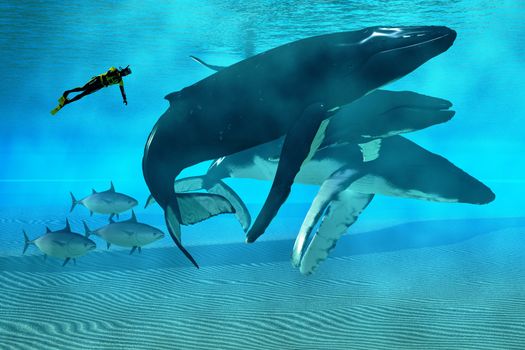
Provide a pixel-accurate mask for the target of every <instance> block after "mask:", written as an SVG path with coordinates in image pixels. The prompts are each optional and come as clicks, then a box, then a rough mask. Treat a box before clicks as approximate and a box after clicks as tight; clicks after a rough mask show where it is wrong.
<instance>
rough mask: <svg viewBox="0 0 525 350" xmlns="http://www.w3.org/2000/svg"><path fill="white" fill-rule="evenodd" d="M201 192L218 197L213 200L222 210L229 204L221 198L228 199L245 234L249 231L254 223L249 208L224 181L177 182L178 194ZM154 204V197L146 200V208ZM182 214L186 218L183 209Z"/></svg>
mask: <svg viewBox="0 0 525 350" xmlns="http://www.w3.org/2000/svg"><path fill="white" fill-rule="evenodd" d="M200 190H206V191H208V192H209V193H210V194H213V195H217V196H218V197H212V198H216V199H218V200H219V203H220V204H221V205H220V206H219V208H222V207H224V208H227V204H225V203H224V202H222V201H221V199H220V198H219V197H223V199H226V201H227V202H228V203H229V205H231V207H233V213H235V216H236V217H237V220H238V221H239V223H240V224H241V226H242V228H243V230H244V232H247V231H248V228H249V227H250V225H251V221H252V218H251V215H250V212H249V211H248V208H247V207H246V205H245V204H244V202H243V200H242V199H241V198H240V197H239V195H238V194H237V193H236V192H235V191H234V190H233V189H232V188H231V187H230V186H228V185H227V184H226V183H224V182H223V181H222V180H213V181H211V180H209V179H208V178H207V177H206V176H191V177H187V178H184V179H180V180H177V181H175V192H176V193H179V194H184V193H186V192H191V191H200ZM181 198H182V197H181ZM204 198H206V197H204ZM202 200H203V199H201V201H202ZM154 202H155V198H153V196H152V195H150V196H149V197H148V199H147V200H146V205H145V207H148V206H149V205H151V204H153V203H154ZM225 205H226V207H225ZM212 209H213V208H210V210H212ZM215 210H218V208H217V207H215ZM181 212H182V213H183V215H182V216H183V217H184V216H185V215H184V211H183V210H182V209H181ZM224 212H227V213H231V212H232V211H229V209H227V210H226V211H224ZM221 213H223V212H220V213H219V212H217V213H216V214H213V215H209V216H207V217H210V216H214V215H218V214H221ZM207 217H206V218H207ZM202 220H204V219H202ZM202 220H199V221H202ZM183 221H184V220H183ZM197 222H198V221H197Z"/></svg>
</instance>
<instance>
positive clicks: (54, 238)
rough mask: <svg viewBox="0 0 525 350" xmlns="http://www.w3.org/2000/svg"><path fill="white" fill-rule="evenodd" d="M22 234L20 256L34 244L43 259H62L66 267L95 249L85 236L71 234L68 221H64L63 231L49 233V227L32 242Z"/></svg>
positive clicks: (93, 243) (94, 245)
mask: <svg viewBox="0 0 525 350" xmlns="http://www.w3.org/2000/svg"><path fill="white" fill-rule="evenodd" d="M23 233H24V239H25V244H24V250H23V252H22V254H24V253H25V252H26V250H27V247H29V245H31V244H34V245H35V246H36V247H37V248H38V249H40V251H41V252H42V253H44V258H46V257H47V256H48V255H49V256H52V257H54V258H59V259H64V263H63V264H62V266H66V264H67V263H68V262H69V261H70V260H71V259H73V262H75V263H76V258H78V257H80V256H83V255H85V254H87V253H88V252H89V251H91V250H93V249H95V248H96V247H97V245H96V244H95V242H93V241H92V240H90V239H89V238H87V235H86V236H83V235H81V234H78V233H75V232H72V231H71V226H70V225H69V221H68V220H66V227H64V228H63V229H61V230H58V231H51V230H50V229H49V227H46V233H45V234H44V235H43V236H41V237H38V238H37V239H34V240H30V239H29V237H28V236H27V233H26V232H25V231H23Z"/></svg>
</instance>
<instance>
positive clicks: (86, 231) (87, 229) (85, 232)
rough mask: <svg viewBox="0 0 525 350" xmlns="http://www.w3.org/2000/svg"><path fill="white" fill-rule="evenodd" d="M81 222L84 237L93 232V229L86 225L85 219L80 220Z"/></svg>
mask: <svg viewBox="0 0 525 350" xmlns="http://www.w3.org/2000/svg"><path fill="white" fill-rule="evenodd" d="M82 223H83V224H84V235H85V236H86V237H89V236H91V235H92V234H93V231H92V230H90V229H89V227H88V225H87V224H86V221H84V220H82Z"/></svg>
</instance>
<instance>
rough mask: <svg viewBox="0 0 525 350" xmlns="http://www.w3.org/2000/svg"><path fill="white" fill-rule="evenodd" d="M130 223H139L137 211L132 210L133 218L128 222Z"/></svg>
mask: <svg viewBox="0 0 525 350" xmlns="http://www.w3.org/2000/svg"><path fill="white" fill-rule="evenodd" d="M128 221H129V222H137V216H136V215H135V211H134V210H131V218H130V219H129V220H128Z"/></svg>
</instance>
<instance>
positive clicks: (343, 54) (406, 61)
mask: <svg viewBox="0 0 525 350" xmlns="http://www.w3.org/2000/svg"><path fill="white" fill-rule="evenodd" d="M455 38H456V32H455V31H454V30H451V29H450V28H447V27H441V26H421V27H371V28H365V29H363V30H358V31H351V32H341V33H333V34H326V35H320V36H315V37H310V38H306V39H302V40H298V41H295V42H291V43H288V44H285V45H282V46H279V47H276V48H274V49H271V50H268V51H266V52H263V53H260V54H257V55H255V56H252V57H250V58H248V59H246V60H243V61H241V62H238V63H236V64H234V65H232V66H229V67H227V68H225V69H222V70H220V71H218V72H216V73H215V74H213V75H211V76H209V77H207V78H205V79H203V80H201V81H199V82H197V83H195V84H193V85H191V86H189V87H186V88H184V89H182V90H180V91H177V92H173V93H171V94H168V95H167V96H166V99H168V101H169V102H170V106H169V108H168V109H167V111H166V112H165V113H164V114H163V115H162V116H161V117H160V118H159V120H158V121H157V123H156V124H155V126H154V127H153V129H152V131H151V133H150V135H149V137H148V140H147V142H146V145H145V149H144V157H143V162H142V170H143V174H144V179H145V181H146V184H147V186H148V188H149V190H150V193H151V195H152V196H153V198H154V199H155V200H156V201H157V202H158V203H159V205H160V206H161V207H162V209H163V210H164V214H165V221H166V226H167V228H168V232H169V233H170V235H171V237H172V239H173V240H174V242H175V243H176V244H177V246H178V247H179V248H180V249H181V251H182V252H183V253H184V254H185V255H186V257H187V258H188V259H190V261H191V262H192V263H193V264H194V265H195V266H198V265H197V263H196V262H195V260H194V259H193V258H192V257H191V255H190V253H189V252H188V251H187V250H186V249H184V247H183V246H182V243H181V231H180V225H181V224H191V223H193V222H197V221H200V220H204V219H206V218H207V217H210V216H212V215H216V214H219V213H224V212H233V211H234V209H233V207H232V205H231V204H230V203H229V202H228V201H227V200H226V199H225V198H224V197H222V196H220V195H216V194H204V193H199V194H196V193H195V194H193V193H176V192H175V187H174V183H175V179H176V177H177V176H178V175H179V173H180V172H181V171H182V170H183V169H185V168H187V167H189V166H192V165H194V164H197V163H200V162H202V161H206V160H211V159H216V158H219V157H222V156H226V155H229V154H233V153H236V152H240V151H243V150H246V149H249V148H251V147H254V146H258V145H261V144H264V143H267V142H270V141H272V140H276V139H278V138H280V137H282V136H285V141H284V143H283V147H282V151H281V154H280V156H279V166H278V168H277V171H276V175H275V178H274V180H273V184H272V188H271V190H270V193H269V194H268V197H267V199H266V202H265V204H264V205H263V208H262V210H261V212H260V213H259V216H258V217H257V219H256V220H255V222H254V224H253V225H252V226H251V228H250V229H249V231H248V233H247V238H246V240H247V242H253V241H255V240H256V239H257V237H259V236H260V235H261V234H263V233H264V231H265V229H266V227H267V226H268V225H269V223H270V222H271V220H272V219H273V217H275V215H276V214H277V211H278V210H279V208H280V206H281V205H282V204H283V203H284V201H285V200H286V198H287V197H288V195H289V193H290V189H291V185H292V183H293V181H294V178H295V176H296V175H297V173H298V172H299V170H300V168H301V165H302V164H303V162H305V161H306V160H308V159H309V158H311V156H312V155H313V154H314V153H315V151H316V149H317V148H318V147H319V146H320V145H321V144H322V142H323V138H324V133H325V131H326V128H327V127H328V124H327V120H329V118H330V117H331V116H332V115H333V114H334V113H333V112H334V111H335V110H337V109H338V108H339V107H340V106H343V105H346V104H348V103H351V102H353V101H354V100H356V99H358V98H360V97H362V96H364V95H366V94H368V93H370V92H371V91H374V90H375V89H377V88H379V87H381V86H383V85H385V84H387V83H389V82H392V81H394V80H397V79H399V78H401V77H403V76H405V75H407V74H409V73H410V72H412V71H414V70H415V69H417V68H418V67H419V66H421V65H422V64H424V63H425V62H427V61H428V60H430V59H432V58H433V57H435V56H437V55H439V54H441V53H443V52H445V51H446V50H448V49H449V48H450V47H451V46H452V44H453V42H454V40H455ZM204 201H205V202H206V203H204V204H203V202H204ZM189 202H191V204H188V203H189ZM182 206H185V207H187V208H189V209H190V211H189V212H192V213H196V212H198V215H197V214H194V215H193V216H192V217H191V218H190V219H191V220H188V218H185V217H184V215H188V213H184V212H185V210H183V209H182V208H181V207H182ZM194 207H197V208H198V209H199V210H193V208H194Z"/></svg>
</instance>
